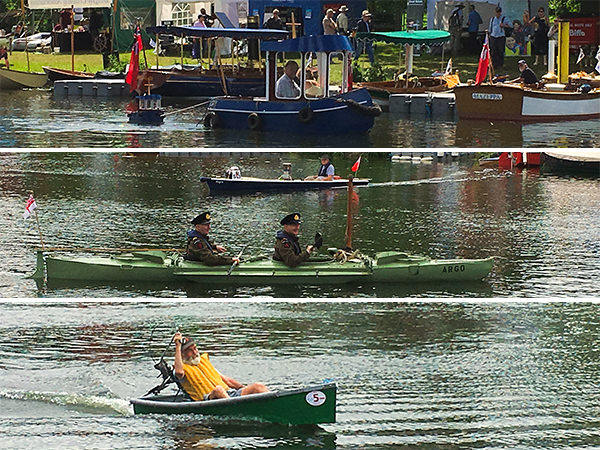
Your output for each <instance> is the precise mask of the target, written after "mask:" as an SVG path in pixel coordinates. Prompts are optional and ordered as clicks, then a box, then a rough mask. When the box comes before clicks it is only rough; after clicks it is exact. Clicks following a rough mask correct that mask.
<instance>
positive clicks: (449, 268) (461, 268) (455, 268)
mask: <svg viewBox="0 0 600 450" xmlns="http://www.w3.org/2000/svg"><path fill="white" fill-rule="evenodd" d="M464 271H465V265H464V264H457V265H455V266H444V270H442V272H443V273H453V272H464Z"/></svg>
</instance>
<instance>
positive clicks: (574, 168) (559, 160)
mask: <svg viewBox="0 0 600 450" xmlns="http://www.w3.org/2000/svg"><path fill="white" fill-rule="evenodd" d="M542 169H543V170H544V172H558V173H587V174H590V175H597V176H600V151H598V150H557V151H552V152H543V153H542Z"/></svg>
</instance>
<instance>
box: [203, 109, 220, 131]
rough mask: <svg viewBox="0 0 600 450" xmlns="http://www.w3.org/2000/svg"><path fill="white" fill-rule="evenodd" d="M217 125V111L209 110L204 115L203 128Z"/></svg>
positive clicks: (216, 126)
mask: <svg viewBox="0 0 600 450" xmlns="http://www.w3.org/2000/svg"><path fill="white" fill-rule="evenodd" d="M218 127H219V116H217V113H215V112H212V111H209V112H207V113H206V115H205V116H204V128H218Z"/></svg>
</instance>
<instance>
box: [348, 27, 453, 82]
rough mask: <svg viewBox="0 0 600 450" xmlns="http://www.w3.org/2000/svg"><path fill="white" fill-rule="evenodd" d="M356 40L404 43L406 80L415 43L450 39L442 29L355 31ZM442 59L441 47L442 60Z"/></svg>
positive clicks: (431, 42)
mask: <svg viewBox="0 0 600 450" xmlns="http://www.w3.org/2000/svg"><path fill="white" fill-rule="evenodd" d="M356 39H357V40H363V41H378V42H387V43H389V44H397V45H404V49H405V51H406V73H407V76H406V82H407V83H408V74H411V73H412V70H413V53H414V45H415V44H423V45H436V44H437V45H441V44H443V43H445V42H448V41H449V40H450V33H449V32H447V31H444V30H416V31H388V32H372V33H356ZM443 59H444V53H443V47H442V61H443Z"/></svg>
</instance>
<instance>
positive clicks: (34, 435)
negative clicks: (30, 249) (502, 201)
mask: <svg viewBox="0 0 600 450" xmlns="http://www.w3.org/2000/svg"><path fill="white" fill-rule="evenodd" d="M0 314H1V316H2V318H3V319H2V321H1V322H0V375H1V376H0V430H2V432H1V435H0V447H2V448H11V449H30V448H63V449H66V448H78V449H79V448H97V449H113V448H140V449H141V448H155V449H167V448H181V449H184V448H216V449H256V448H296V449H300V448H326V449H334V448H340V449H351V448H358V447H361V448H400V447H407V448H423V449H429V448H442V449H455V448H572V449H591V448H597V447H598V442H600V406H599V405H600V389H599V385H598V375H599V373H600V358H599V355H598V345H597V343H598V340H599V339H600V314H599V312H598V307H597V305H596V304H586V303H575V304H568V303H550V304H542V303H531V304H522V303H505V304H502V303H485V304H468V303H462V304H441V303H421V304H418V303H183V302H179V303H177V304H174V303H169V304H165V303H159V304H157V303H154V304H144V303H114V304H106V303H105V304H94V303H91V304H90V303H86V304H76V303H69V304H53V305H48V304H38V305H32V304H6V303H4V304H0ZM176 325H178V326H180V327H181V330H183V331H184V332H185V333H187V334H189V335H191V336H194V337H195V338H196V341H197V342H198V343H199V347H201V348H202V349H203V350H205V351H208V352H209V353H210V355H211V360H212V362H213V364H214V365H215V366H216V367H217V368H218V369H219V370H220V371H221V372H222V373H224V374H227V375H229V376H232V377H234V378H237V379H239V380H240V381H244V382H251V381H263V382H265V383H266V384H267V385H269V386H270V387H271V388H273V389H281V388H291V387H297V386H308V385H312V384H318V383H321V382H322V381H323V380H325V379H333V380H335V382H336V383H337V384H338V406H337V422H336V423H335V424H328V425H322V426H319V427H314V428H313V427H311V428H304V427H288V426H279V425H268V424H256V423H244V422H241V421H233V420H231V419H226V418H203V417H201V416H180V417H168V416H160V415H154V416H134V415H133V413H132V410H131V407H130V406H129V399H130V398H135V397H138V396H141V395H142V394H144V393H145V392H146V391H147V390H149V389H150V388H151V387H152V386H154V385H156V384H158V380H157V379H156V378H155V375H156V371H155V370H154V369H153V368H152V365H153V362H152V358H155V359H156V358H157V357H158V356H159V355H160V354H162V352H163V351H164V350H165V348H166V346H167V344H168V342H169V340H170V337H171V333H172V330H173V329H174V327H175V326H176ZM153 329H154V332H153V331H152V330H153ZM152 332H153V333H154V334H153V335H152ZM152 336H153V337H152ZM167 356H168V358H169V360H170V358H171V357H172V348H171V349H169V351H168V352H167Z"/></svg>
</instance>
